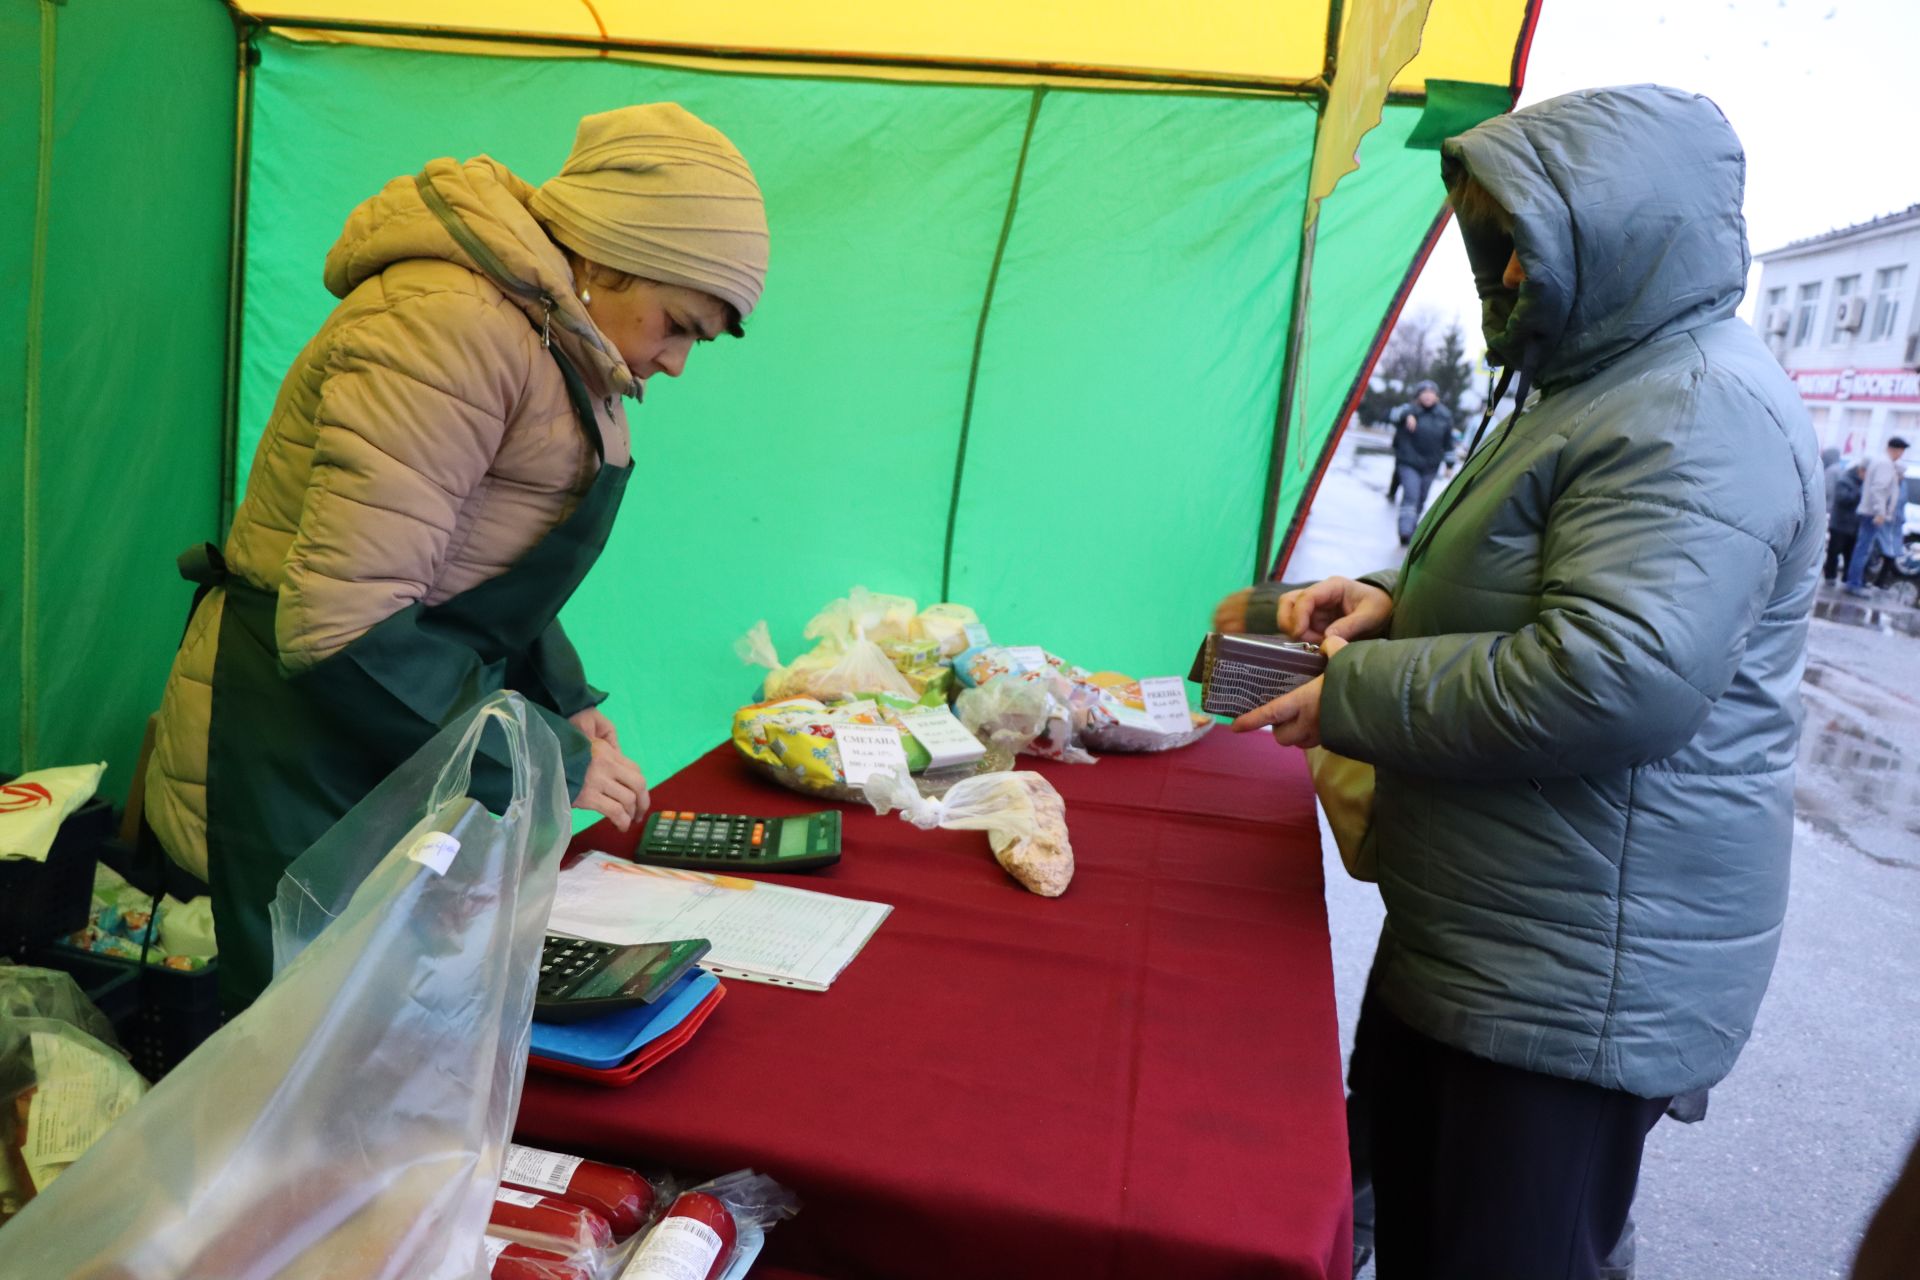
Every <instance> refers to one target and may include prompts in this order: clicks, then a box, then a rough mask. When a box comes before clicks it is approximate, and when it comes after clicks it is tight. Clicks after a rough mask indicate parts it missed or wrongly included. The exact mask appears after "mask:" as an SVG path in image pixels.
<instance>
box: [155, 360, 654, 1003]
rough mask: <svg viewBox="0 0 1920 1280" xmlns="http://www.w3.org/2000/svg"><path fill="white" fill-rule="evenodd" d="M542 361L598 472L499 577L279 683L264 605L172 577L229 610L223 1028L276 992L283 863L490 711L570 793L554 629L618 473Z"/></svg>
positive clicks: (577, 755) (592, 695)
mask: <svg viewBox="0 0 1920 1280" xmlns="http://www.w3.org/2000/svg"><path fill="white" fill-rule="evenodd" d="M550 350H551V351H552V354H553V357H554V359H555V360H556V361H557V362H558V363H559V365H560V371H561V373H562V375H563V376H564V377H565V379H566V384H567V394H568V396H569V397H570V398H571V400H572V401H573V406H574V411H575V413H576V414H577V415H578V416H579V418H580V424H581V427H582V429H583V430H584V431H585V432H586V434H587V438H588V439H589V440H590V441H591V442H592V444H593V448H594V452H595V453H596V454H597V455H598V456H599V457H600V460H601V466H600V470H599V474H598V476H597V477H596V478H595V479H594V482H593V485H592V487H591V488H589V489H588V490H587V493H586V495H585V497H583V498H582V499H581V501H580V505H579V506H578V507H576V508H575V509H574V511H573V513H572V514H571V515H569V516H568V517H567V518H566V519H565V520H562V521H561V522H560V523H559V524H558V525H556V526H555V527H554V528H553V530H552V531H551V532H550V533H548V534H547V536H546V537H545V538H543V539H542V540H541V541H540V542H539V543H537V544H536V545H535V546H534V547H533V549H532V550H530V551H528V552H527V553H526V555H525V556H523V557H521V559H520V560H519V562H518V563H516V564H515V565H513V567H512V568H510V569H508V570H507V571H506V572H505V573H502V574H501V575H500V576H499V577H497V578H492V579H490V580H488V581H486V582H483V583H481V584H480V585H478V586H476V587H473V588H472V589H470V590H468V591H463V592H461V593H460V594H459V595H457V596H455V597H453V598H452V599H451V600H448V601H446V602H444V603H442V604H437V605H433V606H430V607H429V606H425V605H419V604H415V605H413V606H410V607H409V608H406V609H403V610H401V611H400V612H399V613H397V614H394V615H393V616H392V617H389V618H387V619H385V620H384V621H382V622H381V623H379V624H378V625H376V626H374V627H373V628H372V629H370V630H369V631H367V632H366V633H365V634H364V635H362V636H361V637H360V638H359V639H357V640H355V641H354V642H353V643H351V644H349V645H348V646H347V647H346V648H345V649H343V650H341V651H340V652H338V653H336V654H334V655H332V656H331V657H328V658H326V659H325V660H323V661H321V662H319V663H316V664H315V665H314V666H313V667H311V668H309V669H308V670H306V671H303V672H300V673H298V674H292V675H289V674H288V673H286V672H285V671H284V670H283V669H282V668H281V665H280V657H279V649H278V646H277V645H276V644H275V640H274V610H275V605H276V599H277V597H276V595H275V593H273V592H269V591H262V590H259V589H258V588H256V587H253V586H250V585H248V584H246V583H243V582H240V581H238V580H236V579H233V578H230V577H228V576H227V575H226V572H225V566H224V565H223V564H221V563H220V561H219V557H218V555H217V554H206V553H203V554H201V555H199V556H198V558H197V564H198V567H195V564H196V555H195V552H189V553H188V554H187V555H186V556H183V557H181V564H182V573H183V574H184V575H186V576H187V577H189V578H190V579H192V580H194V581H198V582H201V583H202V584H203V586H208V587H218V588H220V589H223V590H224V591H225V593H226V610H225V612H224V613H223V615H222V617H221V622H220V647H219V652H218V655H217V657H216V658H215V662H214V672H213V710H212V721H211V727H210V730H209V733H208V740H207V855H208V864H209V873H210V878H211V881H212V886H213V919H214V930H215V935H216V938H217V940H218V942H219V944H220V966H219V967H220V975H221V998H222V1000H223V1002H224V1003H225V1004H226V1006H227V1009H228V1011H229V1012H230V1013H232V1012H238V1011H239V1010H240V1009H242V1008H244V1007H246V1006H247V1005H248V1004H250V1003H252V1001H253V1000H254V998H255V997H257V996H258V995H259V994H260V992H261V991H262V990H263V989H264V988H265V987H266V985H267V982H268V980H269V979H270V978H271V977H272V976H273V974H272V970H273V942H272V933H271V930H270V927H269V923H268V917H267V908H268V907H269V906H270V905H271V904H272V902H273V898H274V893H275V891H276V888H277V886H278V885H279V882H280V876H281V873H282V872H284V871H285V870H286V868H287V864H289V863H290V862H292V861H293V860H294V859H295V858H297V857H299V856H300V854H301V853H302V852H304V851H305V850H306V848H307V846H309V845H311V844H312V843H313V842H314V841H315V840H318V839H319V838H320V837H321V836H322V835H323V834H325V833H326V831H327V830H328V829H329V828H331V827H332V826H333V824H334V823H336V822H338V821H339V820H340V818H341V817H343V816H344V815H345V814H346V812H347V810H349V809H351V808H352V807H353V806H354V805H355V804H357V803H359V801H360V800H361V799H362V798H363V797H364V796H365V795H366V794H367V793H368V792H370V791H371V790H373V788H374V787H375V786H376V785H378V784H379V782H380V781H381V780H382V779H383V778H384V777H386V775H387V774H388V773H390V772H391V771H392V770H393V769H394V768H396V767H397V766H398V765H399V764H400V763H401V762H403V761H405V760H406V759H407V758H408V757H409V756H411V755H412V754H413V753H414V751H416V750H417V749H418V748H419V747H421V746H422V745H423V744H425V743H426V741H427V740H428V739H429V738H431V737H432V736H433V735H434V734H435V733H436V732H438V731H439V729H440V728H441V726H442V725H444V724H445V723H447V722H448V721H450V720H452V719H453V718H455V717H456V716H458V715H460V714H461V713H462V712H464V711H466V710H468V709H469V708H471V707H472V706H473V705H474V704H476V703H477V702H479V701H480V700H481V699H482V698H484V697H486V696H487V695H488V694H490V693H494V692H496V691H498V690H501V689H515V690H517V691H519V692H520V693H522V694H524V695H525V696H526V697H527V699H528V701H529V703H530V704H532V705H533V706H534V707H535V708H536V709H537V710H538V711H539V712H540V713H541V715H542V716H543V718H545V719H546V720H547V721H548V723H549V724H550V725H552V726H553V727H554V728H555V729H556V730H558V731H560V734H561V742H562V746H563V747H565V748H568V750H567V751H566V755H567V774H568V783H569V785H570V787H572V788H573V789H575V790H577V789H578V787H579V785H580V780H581V779H580V776H579V775H580V774H581V773H583V772H584V770H585V767H586V759H587V756H588V754H589V749H588V744H587V743H586V740H585V738H584V737H583V736H582V735H581V734H580V733H579V731H578V730H576V729H574V728H573V727H572V726H571V725H569V724H567V723H566V721H565V719H564V717H563V715H562V712H563V711H565V712H577V711H578V710H580V709H581V708H582V707H585V706H592V705H594V704H595V703H597V702H598V701H599V700H600V698H601V697H602V696H603V695H600V694H599V693H598V691H596V690H593V689H592V688H591V687H590V686H589V685H588V684H587V682H586V679H585V676H584V673H583V672H582V671H581V669H580V660H579V657H578V655H577V654H576V653H575V652H574V650H573V646H572V644H571V643H569V642H568V641H567V639H566V635H565V633H564V632H563V631H561V629H560V624H559V621H558V618H559V613H560V609H561V606H562V605H564V604H566V602H567V600H568V599H569V598H570V597H571V596H572V595H573V593H574V590H575V588H577V587H578V586H579V585H580V583H581V581H582V580H583V579H584V578H585V577H586V576H587V571H588V570H589V569H591V568H592V567H593V564H594V561H595V560H596V559H598V558H599V555H600V551H601V549H602V548H603V547H605V546H606V542H607V535H608V533H609V532H610V531H611V530H612V528H613V520H614V515H615V513H617V512H618V511H619V509H620V499H621V496H622V495H623V494H624V493H625V491H626V487H627V480H628V477H629V476H630V475H631V474H632V471H633V466H632V464H631V463H628V465H626V466H624V467H610V466H607V465H606V449H605V445H604V443H603V442H602V440H601V436H600V428H599V424H598V423H597V422H596V421H595V419H594V415H593V409H592V405H591V403H590V401H589V400H588V398H587V391H586V388H585V386H584V384H583V383H582V382H581V379H580V375H579V373H578V372H577V371H576V370H575V369H574V368H573V367H572V366H571V365H570V363H569V362H568V361H567V360H566V358H565V357H564V356H562V355H561V353H560V351H559V349H558V348H550ZM197 550H198V549H196V551H197ZM211 550H212V549H211V548H208V549H206V551H207V553H211ZM503 748H504V741H503V740H502V739H501V738H500V735H499V734H498V732H497V731H492V732H489V733H488V734H487V735H486V736H485V738H484V739H483V741H482V749H481V752H480V754H479V755H477V756H476V757H475V759H474V762H473V787H472V794H473V795H474V796H475V797H476V798H477V799H479V800H481V801H482V802H483V803H485V804H487V805H488V807H490V808H492V809H494V810H495V811H496V812H498V811H500V810H501V809H503V808H504V806H505V804H506V802H507V797H508V796H509V794H510V792H511V789H512V785H511V778H510V773H509V770H508V767H507V763H506V759H505V756H504V753H503Z"/></svg>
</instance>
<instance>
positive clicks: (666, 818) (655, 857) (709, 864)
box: [632, 809, 840, 872]
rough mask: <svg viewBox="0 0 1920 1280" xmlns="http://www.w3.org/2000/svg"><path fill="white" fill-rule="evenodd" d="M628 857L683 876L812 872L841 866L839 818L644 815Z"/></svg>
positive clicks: (834, 813)
mask: <svg viewBox="0 0 1920 1280" xmlns="http://www.w3.org/2000/svg"><path fill="white" fill-rule="evenodd" d="M632 857H633V860H634V861H635V862H638V863H640V864H642V865H643V866H649V867H679V868H681V869H683V870H687V871H719V872H740V871H814V870H817V869H819V868H821V867H830V866H832V865H833V864H834V863H836V862H838V861H840V812H839V810H837V809H828V810H825V811H823V812H821V813H803V814H799V815H797V816H795V817H789V818H755V817H750V816H748V815H745V814H738V813H692V812H688V811H684V810H677V809H667V810H664V811H662V812H659V813H650V814H648V815H647V825H646V830H645V831H644V832H642V834H641V836H640V844H639V846H638V847H637V848H635V849H634V851H633V854H632Z"/></svg>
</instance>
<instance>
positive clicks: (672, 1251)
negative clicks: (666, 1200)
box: [622, 1191, 740, 1280]
mask: <svg viewBox="0 0 1920 1280" xmlns="http://www.w3.org/2000/svg"><path fill="white" fill-rule="evenodd" d="M739 1235H740V1229H739V1227H738V1226H737V1225H736V1224H735V1222H734V1220H733V1214H732V1212H730V1211H729V1210H728V1208H727V1206H726V1205H724V1204H722V1203H721V1202H720V1201H719V1200H717V1199H715V1198H714V1197H713V1196H710V1195H708V1194H707V1193H706V1192H704V1191H688V1192H685V1193H683V1194H682V1195H681V1196H680V1198H679V1199H677V1200H675V1201H674V1202H673V1207H672V1208H671V1209H668V1210H667V1216H666V1217H664V1218H662V1219H661V1220H660V1225H659V1226H657V1227H655V1228H654V1229H653V1234H652V1235H650V1236H648V1237H647V1240H646V1243H645V1244H643V1245H641V1246H640V1252H639V1253H637V1254H635V1255H634V1257H633V1261H632V1262H629V1263H628V1264H627V1269H626V1271H625V1273H624V1274H623V1276H622V1280H669V1277H674V1276H683V1275H687V1274H689V1273H691V1274H695V1275H700V1276H703V1277H704V1280H718V1277H719V1276H720V1274H721V1273H722V1272H724V1271H725V1270H726V1269H727V1266H728V1264H729V1263H731V1262H732V1261H733V1246H734V1242H735V1241H736V1240H737V1239H738V1238H739ZM703 1265H704V1267H705V1270H704V1271H703V1270H699V1268H700V1267H702V1266H703Z"/></svg>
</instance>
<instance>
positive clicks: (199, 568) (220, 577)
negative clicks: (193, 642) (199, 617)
mask: <svg viewBox="0 0 1920 1280" xmlns="http://www.w3.org/2000/svg"><path fill="white" fill-rule="evenodd" d="M174 564H175V565H176V566H178V567H179V570H180V576H181V577H182V578H185V579H186V580H187V581H188V582H191V583H194V584H196V586H197V587H198V589H197V590H196V591H195V592H194V593H193V603H192V604H189V605H188V606H187V620H186V621H185V622H184V623H182V624H181V626H180V644H182V645H184V644H185V643H186V642H187V632H188V631H190V630H192V628H193V615H194V614H195V613H197V612H199V609H200V602H201V601H202V600H205V599H206V598H207V592H209V591H211V590H213V589H214V588H215V587H224V586H226V585H227V580H228V574H227V558H226V557H225V556H223V555H221V554H220V548H218V547H216V546H214V545H213V544H212V543H211V542H196V543H194V544H193V545H192V546H190V547H188V548H187V549H186V550H185V551H182V552H181V553H180V554H179V556H178V557H177V558H175V560H174ZM174 647H175V648H178V647H179V645H176V646H174Z"/></svg>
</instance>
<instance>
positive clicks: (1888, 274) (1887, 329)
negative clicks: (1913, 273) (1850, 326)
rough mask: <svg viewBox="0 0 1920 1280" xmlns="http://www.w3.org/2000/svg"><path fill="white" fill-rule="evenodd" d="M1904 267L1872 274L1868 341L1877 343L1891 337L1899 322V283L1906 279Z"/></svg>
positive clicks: (1888, 268)
mask: <svg viewBox="0 0 1920 1280" xmlns="http://www.w3.org/2000/svg"><path fill="white" fill-rule="evenodd" d="M1906 275H1907V269H1906V268H1905V267H1884V268H1882V269H1881V270H1879V271H1876V272H1874V273H1873V333H1872V335H1871V336H1870V340H1871V341H1873V342H1878V341H1880V339H1882V338H1891V337H1892V336H1893V330H1894V326H1895V325H1897V324H1898V323H1899V322H1900V298H1899V292H1900V282H1901V281H1902V280H1904V279H1905V278H1906Z"/></svg>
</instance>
